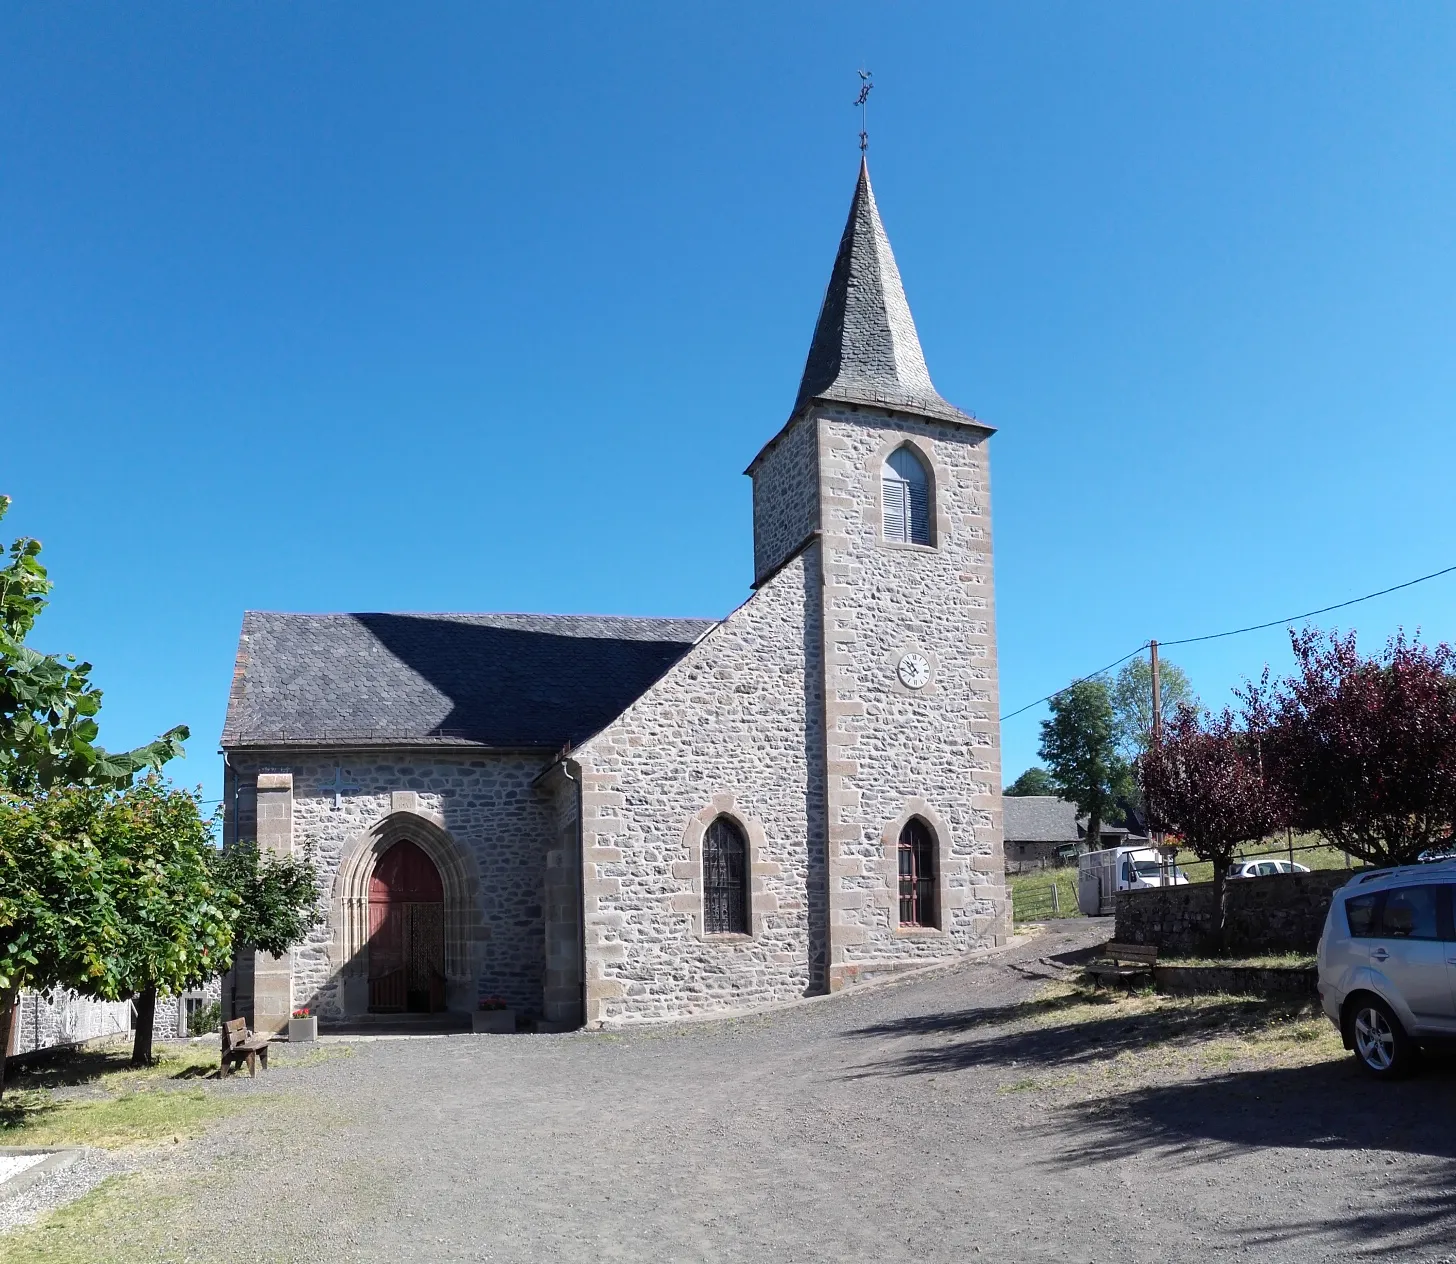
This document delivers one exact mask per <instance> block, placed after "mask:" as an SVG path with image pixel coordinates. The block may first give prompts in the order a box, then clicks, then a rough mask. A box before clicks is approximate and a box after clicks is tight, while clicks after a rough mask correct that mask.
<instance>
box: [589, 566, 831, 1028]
mask: <svg viewBox="0 0 1456 1264" xmlns="http://www.w3.org/2000/svg"><path fill="white" fill-rule="evenodd" d="M819 586H820V581H819V569H818V549H817V546H811V547H810V548H809V549H807V550H805V551H804V552H803V553H801V554H800V555H799V556H798V557H796V558H795V559H794V560H793V561H792V562H790V563H789V564H788V565H786V566H785V567H784V568H783V569H782V570H780V571H779V572H778V573H777V574H776V575H775V576H774V577H773V578H772V579H771V580H769V581H768V582H767V583H766V584H764V586H763V587H761V588H760V589H759V590H758V592H757V593H755V594H754V596H753V597H751V598H750V599H749V600H748V601H747V602H746V603H744V605H742V606H740V607H739V608H738V609H737V610H736V611H734V613H733V614H732V615H730V616H729V617H728V619H727V620H726V621H725V622H724V623H722V624H720V625H719V626H718V627H717V628H715V629H714V630H713V631H712V632H710V633H709V634H708V635H707V636H706V637H705V638H704V639H703V640H702V641H701V642H699V644H698V645H697V646H696V647H694V649H693V650H692V651H691V652H690V653H689V654H688V655H687V656H686V657H685V658H684V659H682V660H681V661H680V662H678V663H677V664H675V665H674V666H673V667H672V668H671V670H669V671H668V673H667V674H666V675H665V676H664V677H663V678H662V679H661V680H659V681H658V682H657V683H656V684H655V685H654V686H653V687H652V689H650V690H649V691H648V692H647V693H646V694H645V695H644V696H643V697H642V698H639V699H638V700H637V701H636V702H635V703H633V704H632V706H630V707H629V708H628V709H627V710H626V711H625V712H624V713H623V714H622V715H621V716H620V717H619V718H618V719H617V720H615V721H614V722H613V723H612V724H611V725H609V726H608V727H607V728H606V729H605V730H603V731H602V732H601V733H599V734H597V735H596V736H595V737H592V738H590V739H589V740H588V741H586V742H585V743H583V744H582V746H581V747H580V748H578V749H577V750H576V751H574V752H573V755H572V758H573V760H574V761H575V763H576V766H577V767H578V769H579V775H580V777H581V782H582V830H583V833H582V838H583V847H584V850H585V856H584V858H583V860H584V863H583V871H584V875H585V881H584V883H583V892H584V903H585V911H584V921H585V927H584V929H585V936H586V968H587V979H586V995H587V1013H586V1020H587V1022H588V1024H591V1025H596V1024H601V1023H613V1022H621V1021H640V1020H652V1019H664V1018H672V1017H680V1016H684V1015H690V1014H702V1013H709V1012H712V1011H715V1010H718V1011H721V1010H726V1009H738V1008H746V1007H751V1006H755V1005H762V1004H765V1003H769V1002H773V1001H781V1000H787V999H791V998H793V997H798V996H802V995H804V993H805V992H806V991H808V990H810V988H811V983H812V972H813V960H814V957H815V953H816V951H818V954H819V956H820V958H821V959H822V948H819V949H817V950H816V947H815V935H814V932H813V928H812V923H811V909H810V900H809V895H808V889H809V886H810V884H811V882H812V881H813V878H812V876H811V865H812V863H813V862H812V861H811V857H812V856H813V855H814V854H815V853H816V852H817V854H818V855H820V856H822V854H823V851H822V847H823V844H822V821H820V820H819V816H818V813H817V812H816V811H815V810H814V808H813V807H812V803H813V801H814V800H815V799H816V798H817V799H820V800H821V801H822V793H821V788H820V787H817V786H815V785H814V784H813V783H812V773H811V760H810V758H809V755H808V754H807V752H806V734H807V735H808V742H807V745H808V746H809V747H811V748H812V747H813V746H815V745H818V746H820V747H821V748H822V730H821V729H820V726H819V721H818V717H819V716H820V715H821V713H822V698H821V697H820V695H819V692H818V691H819V683H818V682H819V680H820V679H821V677H822V673H821V671H820V669H819V668H818V667H817V666H815V664H816V653H815V646H816V645H817V643H818V629H817V617H816V614H815V607H816V605H817V601H818V592H819ZM806 633H807V634H808V635H807V641H806ZM806 661H807V662H808V664H809V665H810V669H809V670H807V671H806ZM719 812H727V813H729V814H730V815H732V816H733V817H735V818H736V820H737V821H738V822H739V823H740V824H741V826H742V827H743V829H744V830H745V832H746V834H747V837H748V840H749V844H750V861H751V874H752V880H751V921H752V933H751V934H749V935H743V936H708V935H705V934H704V933H703V923H702V869H701V842H702V835H703V832H704V830H705V829H706V828H707V825H708V823H709V822H710V821H711V820H712V819H713V818H714V817H715V816H716V815H717V814H718V813H719ZM816 831H817V833H816Z"/></svg>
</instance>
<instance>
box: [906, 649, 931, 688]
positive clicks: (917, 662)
mask: <svg viewBox="0 0 1456 1264" xmlns="http://www.w3.org/2000/svg"><path fill="white" fill-rule="evenodd" d="M899 676H900V683H901V684H903V685H904V686H905V687H906V688H907V689H922V688H924V687H925V686H926V685H928V684H929V683H930V664H929V663H928V662H927V661H926V659H925V655H924V654H906V655H905V657H904V658H902V659H901V660H900V667H899Z"/></svg>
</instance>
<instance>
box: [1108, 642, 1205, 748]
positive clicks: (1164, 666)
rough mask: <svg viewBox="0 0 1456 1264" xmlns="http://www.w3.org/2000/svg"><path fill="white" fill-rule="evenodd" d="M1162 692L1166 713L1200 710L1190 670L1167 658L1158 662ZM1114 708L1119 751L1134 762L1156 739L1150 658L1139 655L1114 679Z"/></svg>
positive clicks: (1159, 690) (1164, 711) (1162, 702)
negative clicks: (1190, 680) (1189, 709)
mask: <svg viewBox="0 0 1456 1264" xmlns="http://www.w3.org/2000/svg"><path fill="white" fill-rule="evenodd" d="M1158 695H1159V701H1160V702H1161V704H1162V709H1163V714H1164V715H1165V716H1168V715H1175V714H1177V711H1178V708H1179V707H1189V708H1191V709H1192V710H1194V711H1197V710H1198V709H1199V705H1198V695H1197V694H1196V693H1194V692H1193V686H1192V685H1191V684H1190V683H1189V681H1188V673H1187V672H1185V671H1184V670H1183V669H1182V668H1181V667H1179V666H1178V664H1177V663H1170V662H1169V661H1168V660H1167V659H1166V658H1164V659H1161V660H1160V661H1159V663H1158ZM1112 711H1113V715H1114V717H1115V722H1116V725H1117V748H1118V752H1119V753H1120V754H1121V755H1122V757H1123V758H1124V759H1126V760H1127V761H1128V763H1129V764H1131V763H1132V762H1133V760H1135V759H1137V758H1138V756H1139V755H1141V754H1142V753H1143V752H1144V751H1146V750H1147V749H1148V747H1149V745H1151V743H1152V740H1153V665H1152V663H1151V662H1150V661H1149V660H1147V659H1145V658H1135V659H1133V660H1132V661H1131V662H1130V663H1127V664H1126V665H1125V666H1124V667H1123V669H1122V670H1121V671H1120V672H1118V673H1117V679H1116V680H1114V681H1113V682H1112Z"/></svg>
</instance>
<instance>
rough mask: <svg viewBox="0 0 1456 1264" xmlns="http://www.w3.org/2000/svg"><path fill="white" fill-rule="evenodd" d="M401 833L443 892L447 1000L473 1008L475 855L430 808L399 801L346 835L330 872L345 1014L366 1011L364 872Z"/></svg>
mask: <svg viewBox="0 0 1456 1264" xmlns="http://www.w3.org/2000/svg"><path fill="white" fill-rule="evenodd" d="M404 839H408V840H409V841H410V842H412V843H414V844H415V846H417V847H418V848H419V849H420V850H421V851H423V852H424V853H425V855H427V856H428V857H429V858H430V859H431V860H432V861H433V862H434V864H435V868H436V869H438V870H439V871H440V883H441V886H442V887H443V888H444V897H445V898H444V905H445V909H444V912H445V1004H446V1007H447V1008H448V1009H451V1010H456V1011H468V1010H473V1009H474V1008H475V1004H476V997H475V966H476V963H475V961H474V959H473V958H474V953H473V952H472V948H473V946H474V945H475V944H476V943H478V942H479V941H480V940H482V939H484V938H485V926H484V923H483V922H482V921H481V916H480V877H479V874H478V873H477V872H476V868H475V863H474V859H473V857H471V856H470V854H469V853H468V852H467V851H466V850H465V849H464V848H463V847H461V846H460V844H459V843H457V842H456V841H455V838H454V836H453V835H452V834H451V833H450V831H449V830H447V829H446V828H445V823H444V821H443V820H441V818H440V817H438V816H437V815H435V814H434V813H433V812H424V811H421V810H419V809H418V808H397V809H396V810H395V811H392V812H391V813H390V814H389V815H388V816H386V817H384V818H383V819H382V820H379V821H376V822H375V823H374V824H373V825H372V826H370V827H369V828H368V829H367V830H365V831H364V832H363V833H362V834H359V835H357V836H356V837H355V838H354V839H352V840H351V841H350V843H349V844H348V845H347V846H346V847H345V849H344V854H343V856H342V857H341V858H340V862H339V871H338V875H337V876H336V877H335V879H334V893H333V932H334V933H333V940H332V946H331V952H332V956H333V966H334V972H335V973H336V974H337V975H338V976H339V978H340V980H341V983H342V992H343V995H342V997H341V1001H342V1005H343V1010H344V1013H345V1014H346V1015H352V1014H363V1013H365V1012H366V1011H367V1010H368V1008H369V879H370V877H371V875H372V874H373V873H374V867H375V865H376V864H377V863H378V862H379V858H380V857H381V856H383V855H384V853H385V852H387V851H388V850H389V849H390V848H391V847H393V846H394V845H395V843H397V842H400V841H401V840H404Z"/></svg>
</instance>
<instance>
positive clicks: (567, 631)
mask: <svg viewBox="0 0 1456 1264" xmlns="http://www.w3.org/2000/svg"><path fill="white" fill-rule="evenodd" d="M714 623H715V621H714V620H712V619H635V618H612V617H597V616H578V615H521V614H322V615H319V614H275V613H272V612H265V611H257V610H250V611H249V612H248V613H247V614H245V615H244V616H243V631H242V636H241V638H240V640H239V643H238V657H237V666H236V669H235V671H234V673H233V688H232V695H231V697H230V698H229V700H228V712H227V721H226V723H225V725H224V727H223V735H222V744H223V746H224V747H236V746H270V745H279V744H285V745H295V744H297V745H332V744H337V743H367V744H371V745H373V744H379V745H394V744H399V743H409V742H468V743H478V744H481V745H486V746H498V747H499V746H508V747H512V746H513V747H545V748H550V749H559V748H561V747H562V746H564V745H566V744H567V743H569V742H570V743H576V742H579V741H581V740H582V739H584V738H586V737H588V736H590V735H591V734H592V733H595V732H596V731H597V730H598V729H600V728H601V727H602V726H603V725H605V724H607V723H608V722H609V721H610V720H612V719H614V718H615V717H616V716H618V715H620V714H621V712H622V711H623V710H624V709H625V708H626V707H627V706H628V704H630V703H631V702H632V701H633V700H634V699H636V698H638V697H640V696H641V694H642V693H643V692H644V691H645V690H646V689H647V688H648V686H650V685H651V684H652V683H653V681H655V680H657V679H658V677H660V676H661V675H662V674H663V672H665V671H666V670H667V669H668V668H669V667H671V666H672V665H673V663H675V662H677V661H678V659H680V658H681V657H682V656H683V655H684V654H686V653H687V651H688V649H689V647H690V646H691V645H692V644H693V642H695V641H696V640H697V639H698V638H699V637H701V636H702V635H703V634H704V633H705V632H706V631H707V630H708V629H709V628H711V627H713V626H714Z"/></svg>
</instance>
